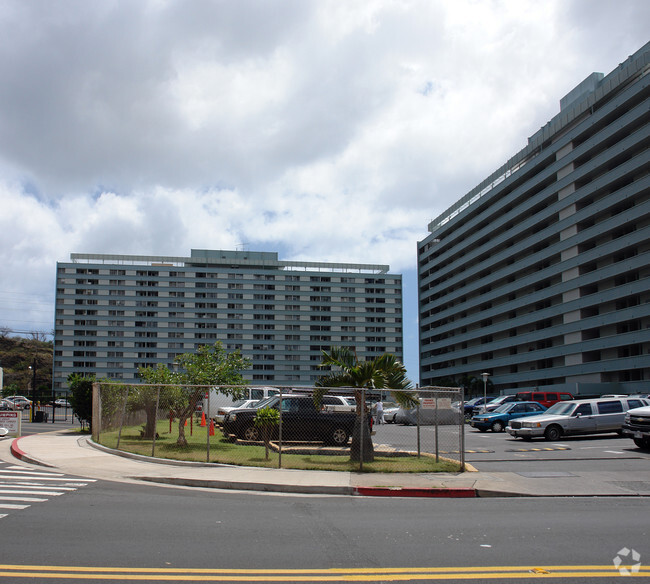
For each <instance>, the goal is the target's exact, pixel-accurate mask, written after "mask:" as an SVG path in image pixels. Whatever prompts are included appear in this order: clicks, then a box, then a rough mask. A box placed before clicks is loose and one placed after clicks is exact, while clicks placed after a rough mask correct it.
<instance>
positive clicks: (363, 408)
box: [359, 389, 366, 472]
mask: <svg viewBox="0 0 650 584" xmlns="http://www.w3.org/2000/svg"><path fill="white" fill-rule="evenodd" d="M365 416H366V390H365V389H361V428H360V429H359V472H363V432H364V430H365V425H366V418H365Z"/></svg>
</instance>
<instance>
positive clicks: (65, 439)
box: [0, 431, 650, 497]
mask: <svg viewBox="0 0 650 584" xmlns="http://www.w3.org/2000/svg"><path fill="white" fill-rule="evenodd" d="M12 456H13V457H14V458H17V459H19V460H21V461H22V462H25V463H29V464H37V465H42V466H47V467H51V468H52V469H57V470H59V471H61V472H63V473H66V474H71V475H77V476H83V477H88V478H96V479H104V480H112V481H122V482H140V481H149V482H155V483H164V484H169V485H176V486H185V487H203V488H215V489H233V490H243V491H264V492H279V493H303V494H323V495H364V496H399V497H587V496H619V497H620V496H627V497H629V496H645V497H648V496H650V469H649V470H648V471H638V472H634V473H628V474H626V475H625V476H624V477H622V476H621V474H620V473H613V472H581V473H578V472H576V473H566V472H563V473H544V472H539V473H531V472H528V473H523V472H522V473H515V472H489V473H488V472H476V471H474V472H471V471H470V472H465V473H462V474H452V473H426V474H407V473H382V474H377V473H368V474H362V473H351V472H327V471H302V470H291V469H269V468H254V467H236V466H227V465H216V464H206V463H182V462H178V461H168V460H163V459H151V458H147V457H141V456H137V455H131V454H126V453H121V452H120V453H117V452H116V451H113V450H108V449H106V448H104V447H102V446H99V445H95V444H93V443H92V441H91V440H90V437H86V436H83V437H80V436H79V435H75V434H70V433H69V432H66V431H53V432H48V433H43V434H35V435H32V436H25V437H22V438H18V439H15V440H11V439H3V440H1V441H0V458H1V457H3V458H5V459H10V458H11V457H12ZM623 479H624V480H623Z"/></svg>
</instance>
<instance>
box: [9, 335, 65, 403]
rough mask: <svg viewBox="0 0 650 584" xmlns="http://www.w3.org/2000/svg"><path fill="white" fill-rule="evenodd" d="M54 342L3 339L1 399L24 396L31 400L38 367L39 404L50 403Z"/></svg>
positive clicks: (15, 338)
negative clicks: (41, 402)
mask: <svg viewBox="0 0 650 584" xmlns="http://www.w3.org/2000/svg"><path fill="white" fill-rule="evenodd" d="M52 349H53V345H52V342H51V341H38V340H35V339H23V338H20V337H9V336H3V337H0V367H2V369H3V372H4V387H3V389H2V395H3V396H5V395H14V394H17V395H24V396H26V397H28V398H29V399H31V396H32V379H33V371H32V369H30V366H32V365H34V364H36V391H37V401H49V400H50V399H51V396H52Z"/></svg>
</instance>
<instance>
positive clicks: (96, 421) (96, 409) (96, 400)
mask: <svg viewBox="0 0 650 584" xmlns="http://www.w3.org/2000/svg"><path fill="white" fill-rule="evenodd" d="M101 420H102V400H101V395H100V390H99V382H98V381H93V411H92V414H91V424H92V437H93V440H94V441H95V442H99V434H100V432H101V431H102V428H101V423H102V422H101Z"/></svg>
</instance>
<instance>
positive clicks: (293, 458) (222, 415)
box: [92, 383, 465, 472]
mask: <svg viewBox="0 0 650 584" xmlns="http://www.w3.org/2000/svg"><path fill="white" fill-rule="evenodd" d="M93 399H94V404H93V423H92V430H93V438H94V439H95V441H97V442H99V443H101V444H103V445H105V446H108V447H111V448H115V449H118V450H125V451H130V452H134V453H137V454H142V455H147V456H155V457H161V458H171V459H181V460H193V461H197V462H209V463H222V464H235V465H244V466H268V467H275V468H298V469H322V470H355V471H357V470H361V471H372V472H433V471H450V472H455V471H459V470H464V462H465V461H464V423H463V422H464V420H463V415H462V412H463V393H462V390H460V389H455V388H433V387H427V388H419V389H417V390H408V391H404V392H400V393H399V394H395V393H391V392H390V391H386V390H384V391H381V392H380V391H379V390H369V389H356V388H337V389H329V390H324V389H323V388H306V387H300V388H290V387H280V386H274V387H248V386H218V387H213V386H210V387H207V386H177V385H148V384H137V385H118V384H115V383H96V384H95V385H94V391H93ZM400 403H401V404H402V405H400Z"/></svg>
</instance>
